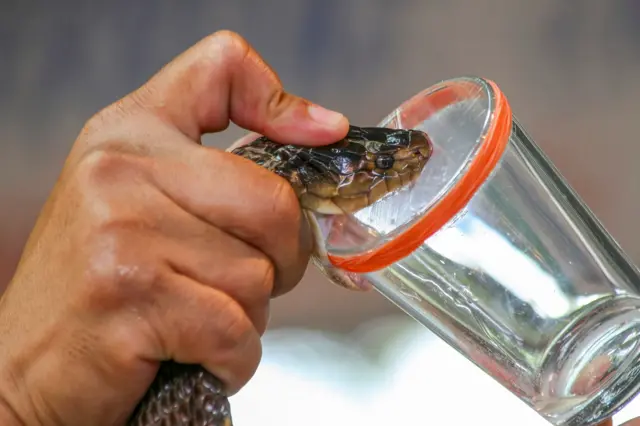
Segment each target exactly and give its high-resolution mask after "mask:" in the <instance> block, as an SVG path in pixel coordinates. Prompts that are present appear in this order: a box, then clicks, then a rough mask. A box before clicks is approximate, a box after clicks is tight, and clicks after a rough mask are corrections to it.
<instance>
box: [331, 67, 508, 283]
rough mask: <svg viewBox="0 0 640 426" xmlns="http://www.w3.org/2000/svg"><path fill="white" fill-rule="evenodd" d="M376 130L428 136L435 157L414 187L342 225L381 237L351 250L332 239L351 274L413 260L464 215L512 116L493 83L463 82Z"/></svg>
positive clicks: (416, 102) (427, 93)
mask: <svg viewBox="0 0 640 426" xmlns="http://www.w3.org/2000/svg"><path fill="white" fill-rule="evenodd" d="M378 126H381V127H389V128H398V129H417V130H422V131H424V132H426V133H427V134H428V135H429V137H430V139H431V142H432V143H433V153H432V156H431V158H430V159H429V160H428V161H427V164H426V165H425V168H424V169H423V171H422V172H421V175H420V176H419V177H418V179H417V180H416V182H415V183H414V184H413V185H411V186H409V187H407V188H404V189H403V190H400V191H398V192H397V193H394V194H392V195H390V196H389V197H386V198H384V199H381V200H380V201H378V202H376V203H374V204H373V205H372V206H369V207H367V208H365V209H363V210H361V211H359V212H357V213H356V214H354V215H353V217H350V218H347V219H343V223H342V224H341V228H340V229H339V230H336V232H343V231H344V229H345V223H344V222H351V226H352V227H359V228H361V229H366V230H367V231H370V232H369V233H373V234H372V235H375V237H373V238H369V239H368V241H367V242H366V243H365V244H362V243H360V244H353V245H352V246H349V245H346V246H345V245H340V244H333V242H332V238H331V237H330V236H329V238H327V240H326V252H327V257H328V259H329V261H330V262H331V264H332V265H333V266H335V267H337V268H339V269H342V270H344V271H347V272H355V273H367V272H373V271H376V270H380V269H382V268H385V267H387V266H389V265H391V264H392V263H394V262H396V261H398V260H400V259H402V258H404V257H406V256H408V255H409V254H410V253H411V252H413V251H414V250H415V249H417V248H418V247H419V246H420V245H421V244H422V243H423V242H424V241H425V240H426V239H427V238H429V237H430V236H431V235H433V234H435V233H436V232H438V230H440V229H441V228H442V227H443V226H444V225H445V224H446V223H447V222H449V221H450V220H451V219H452V218H454V217H455V216H456V215H457V214H458V213H459V212H460V211H461V210H462V209H464V207H465V205H466V204H467V203H468V202H469V201H470V199H471V198H472V197H473V195H474V194H475V193H476V192H477V190H478V189H479V188H480V186H482V184H483V183H484V181H485V180H486V179H487V178H488V177H489V175H490V174H491V172H492V171H493V169H494V168H495V166H496V165H497V164H498V162H499V160H500V158H501V157H502V154H503V152H504V150H505V148H506V145H507V143H508V140H509V137H510V134H511V127H512V114H511V107H510V105H509V103H508V101H507V98H506V96H504V94H503V93H502V91H501V90H500V89H499V87H498V86H497V85H496V84H495V83H494V82H492V81H489V80H485V79H482V78H477V77H461V78H456V79H451V80H446V81H443V82H440V83H438V84H436V85H434V86H431V87H429V88H427V89H425V90H423V91H422V92H420V93H418V94H416V95H415V96H413V97H412V98H410V99H408V100H407V101H405V102H404V103H402V104H401V105H400V106H399V107H398V108H396V109H395V110H394V111H393V112H392V113H391V114H389V115H388V116H387V117H385V118H384V119H383V120H382V121H381V122H380V123H379V124H378ZM348 225H349V224H348V223H347V225H346V226H348ZM338 239H339V238H338Z"/></svg>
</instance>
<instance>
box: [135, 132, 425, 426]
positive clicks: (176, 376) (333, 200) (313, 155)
mask: <svg viewBox="0 0 640 426" xmlns="http://www.w3.org/2000/svg"><path fill="white" fill-rule="evenodd" d="M432 146H433V145H432V143H431V141H430V139H429V136H428V135H427V134H426V133H425V132H422V131H419V130H414V129H392V128H386V127H359V126H355V125H350V126H349V130H348V132H347V134H346V136H345V137H344V138H342V139H340V140H338V141H336V142H334V143H332V144H329V145H323V146H298V145H285V144H281V143H278V142H276V141H274V140H272V139H269V138H267V137H265V136H259V137H257V138H256V139H255V140H253V141H252V142H250V143H248V144H246V145H243V146H240V147H237V148H235V149H233V150H232V151H231V152H232V153H233V154H236V155H239V156H240V157H243V158H245V159H248V160H250V161H252V162H253V163H255V164H257V165H259V166H261V167H264V168H266V169H267V170H269V171H271V172H273V173H275V174H277V175H279V176H281V177H282V178H284V179H286V180H287V182H289V184H290V185H291V186H292V187H293V190H294V191H295V194H296V196H297V198H298V200H299V202H300V207H301V210H302V212H303V213H304V216H305V217H306V219H307V220H308V221H309V224H310V226H311V229H312V233H313V238H312V239H313V242H314V247H313V253H312V256H311V258H312V260H313V262H314V263H315V264H316V266H318V267H319V268H320V269H321V270H322V272H324V273H325V274H327V275H328V277H329V279H330V281H331V282H333V283H335V284H338V285H339V286H342V287H344V288H347V289H350V290H358V289H361V285H360V284H358V283H357V282H354V278H353V276H351V275H348V274H343V273H340V272H339V271H336V270H334V269H333V268H330V267H327V266H328V265H327V253H326V249H325V247H324V241H323V239H322V232H321V229H320V225H319V223H318V219H317V218H318V217H321V216H323V215H351V214H354V213H356V212H357V211H359V210H361V209H363V208H365V207H367V206H370V205H372V204H373V203H375V202H377V201H379V200H381V199H382V198H384V197H387V196H389V195H390V194H393V193H394V192H396V191H398V190H399V189H401V188H404V187H406V186H407V185H411V184H412V183H414V182H415V180H416V179H417V177H418V176H419V175H420V173H421V172H422V170H423V168H424V167H425V165H426V164H427V161H428V160H429V158H430V157H431V154H432V152H433V148H432ZM232 424H233V421H232V417H231V408H230V403H229V400H228V396H227V394H226V393H225V390H224V384H223V383H222V382H221V381H220V380H219V379H218V378H217V377H215V376H214V375H213V374H211V373H210V372H208V371H207V370H206V369H205V368H204V367H202V366H199V365H191V364H179V363H176V362H174V361H171V360H169V361H163V362H161V363H160V368H159V370H158V373H157V374H156V376H155V379H154V381H153V382H152V383H151V385H150V387H149V388H148V390H147V392H146V393H145V395H144V396H143V397H142V399H141V401H140V402H139V403H138V405H137V406H136V407H135V409H134V411H133V413H132V414H131V416H130V417H129V419H128V423H127V426H232Z"/></svg>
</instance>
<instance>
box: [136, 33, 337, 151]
mask: <svg viewBox="0 0 640 426" xmlns="http://www.w3.org/2000/svg"><path fill="white" fill-rule="evenodd" d="M130 97H131V99H132V100H134V101H135V103H136V104H138V105H142V106H143V107H144V108H145V109H147V110H149V111H151V112H153V113H154V114H155V115H157V116H159V117H161V118H162V119H164V120H165V121H167V122H169V123H170V124H172V125H173V126H175V127H177V128H178V129H180V131H182V132H183V133H184V134H186V135H188V136H189V137H190V138H192V139H194V140H199V138H200V136H201V135H202V134H203V133H207V132H215V131H220V130H223V129H225V128H226V127H227V126H228V125H229V121H233V122H235V123H236V124H237V125H239V126H241V127H244V128H246V129H248V130H251V131H254V132H257V133H260V134H263V135H265V136H267V137H269V138H272V139H274V140H277V141H279V142H282V143H296V144H302V145H305V144H327V143H331V142H335V141H337V140H339V139H340V138H342V137H344V136H345V135H346V134H347V131H348V120H347V119H346V118H345V117H344V116H343V115H342V114H339V113H337V112H333V111H329V110H326V109H324V108H322V107H320V106H318V105H315V104H312V103H311V102H309V101H307V100H305V99H302V98H300V97H297V96H294V95H291V94H289V93H287V92H285V91H284V89H283V87H282V84H281V82H280V80H279V78H278V76H277V75H276V74H275V72H274V71H273V70H272V69H271V68H270V67H269V65H267V64H266V63H265V61H264V60H263V59H262V58H261V57H260V55H259V54H258V53H257V52H256V51H255V50H254V49H253V48H252V47H251V46H250V45H249V43H247V41H246V40H244V39H243V38H242V37H241V36H239V35H238V34H235V33H232V32H229V31H221V32H217V33H215V34H213V35H211V36H209V37H206V38H205V39H203V40H201V41H200V42H199V43H197V44H196V45H194V46H193V47H191V48H190V49H188V50H187V51H186V52H184V53H183V54H181V55H180V56H178V57H177V58H176V59H174V60H173V61H172V62H171V63H169V64H168V65H167V66H165V67H164V68H163V69H162V70H161V71H160V72H159V73H157V74H156V75H155V76H154V77H153V78H151V80H149V81H148V82H147V83H146V84H145V85H144V86H142V87H141V88H140V89H139V90H137V91H136V92H134V93H133V94H132V95H131V96H130Z"/></svg>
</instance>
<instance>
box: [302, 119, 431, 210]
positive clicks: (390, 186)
mask: <svg viewBox="0 0 640 426" xmlns="http://www.w3.org/2000/svg"><path fill="white" fill-rule="evenodd" d="M405 132H406V131H405ZM408 134H409V137H408V138H407V137H406V135H407V133H404V135H405V137H404V138H403V139H402V140H399V141H397V142H398V143H395V144H394V143H393V142H394V140H393V139H392V138H391V137H387V141H386V142H385V144H380V145H378V146H376V144H373V143H372V144H368V145H367V151H366V153H364V155H363V156H362V158H361V159H359V160H358V162H357V164H354V163H353V161H352V159H349V161H350V162H349V161H345V160H344V158H343V157H341V156H340V153H339V152H336V151H338V150H339V148H336V147H334V152H336V155H335V157H334V163H338V164H333V166H334V167H325V169H324V173H323V174H321V175H319V176H320V178H318V179H311V180H309V179H308V180H307V183H306V184H305V185H300V186H298V191H299V199H300V203H301V205H302V207H303V208H306V209H309V210H311V211H313V212H316V213H319V214H325V215H340V214H353V213H355V212H357V211H359V210H361V209H363V208H366V207H368V206H370V205H372V204H373V203H375V202H376V201H379V200H380V199H382V198H384V197H387V196H389V195H391V194H392V193H394V192H396V191H398V190H399V189H401V188H403V187H407V186H408V185H411V184H412V183H413V182H415V181H416V179H417V178H418V177H419V176H420V174H421V172H422V170H423V168H424V166H425V165H426V163H427V161H428V160H429V158H430V157H431V154H432V153H433V145H432V143H431V141H430V140H429V138H428V136H427V135H426V134H425V133H423V132H420V131H417V130H411V131H409V133H408ZM345 149H346V147H345ZM340 163H347V164H346V166H345V164H340ZM327 169H328V170H329V173H327V172H326V171H327ZM294 180H297V179H295V178H294ZM300 181H302V179H300Z"/></svg>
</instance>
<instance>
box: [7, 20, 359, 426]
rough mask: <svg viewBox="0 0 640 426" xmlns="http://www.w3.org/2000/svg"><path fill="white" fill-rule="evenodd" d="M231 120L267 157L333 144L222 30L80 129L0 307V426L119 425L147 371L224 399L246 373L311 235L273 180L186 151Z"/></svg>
mask: <svg viewBox="0 0 640 426" xmlns="http://www.w3.org/2000/svg"><path fill="white" fill-rule="evenodd" d="M229 121H233V122H235V123H236V124H237V125H239V126H241V127H243V128H246V129H248V130H250V131H253V132H257V133H260V134H264V135H266V136H268V137H270V138H272V139H275V140H278V141H281V142H283V143H297V144H327V143H330V142H333V141H336V140H338V139H340V138H342V137H343V136H344V135H345V134H346V133H347V130H348V122H347V119H346V118H345V117H344V116H342V115H340V114H336V113H330V112H328V111H326V110H324V109H322V108H320V107H317V106H314V105H312V104H311V103H309V102H307V101H305V100H303V99H300V98H298V97H295V96H293V95H290V94H287V93H286V92H284V91H283V88H282V86H281V84H280V82H279V80H278V78H277V77H276V75H275V73H274V72H273V71H272V70H271V69H270V68H269V67H268V65H266V64H265V63H264V62H263V61H262V59H261V58H260V57H259V55H258V54H257V53H256V52H255V51H254V50H253V49H252V48H251V47H250V46H249V45H248V44H247V43H246V41H244V40H243V39H241V38H240V37H239V36H238V35H236V34H233V33H229V32H220V33H216V34H214V35H212V36H210V37H208V38H206V39H204V40H203V41H201V42H200V43H198V44H197V45H195V46H194V47H192V48H191V49H189V50H188V51H186V52H185V53H183V54H182V55H181V56H179V57H178V58H176V59H175V60H174V61H173V62H171V63H170V64H169V65H168V66H166V67H165V68H163V69H162V70H161V71H160V72H159V73H158V74H157V75H156V76H154V77H153V78H152V79H151V80H150V81H149V82H148V83H147V84H145V85H144V86H143V87H141V88H140V89H138V90H136V91H135V92H133V93H131V94H129V95H128V96H126V97H125V98H123V99H122V100H120V101H118V102H116V103H114V104H113V105H111V106H109V107H107V108H106V109H104V110H103V111H101V112H100V113H98V114H97V115H96V116H94V117H93V118H91V119H90V120H89V121H88V122H87V125H86V126H85V128H84V129H83V130H82V132H81V134H80V135H79V137H78V139H77V141H76V142H75V144H74V146H73V148H72V150H71V152H70V154H69V157H68V158H67V161H66V163H65V166H64V169H63V171H62V173H61V175H60V178H59V180H58V182H57V183H56V185H55V188H54V190H53V192H52V194H51V196H50V198H49V200H48V201H47V203H46V204H45V206H44V208H43V210H42V212H41V215H40V217H39V219H38V221H37V224H36V226H35V228H34V230H33V233H32V235H31V237H30V239H29V241H28V243H27V246H26V248H25V251H24V254H23V257H22V259H21V261H20V264H19V266H18V269H17V272H16V274H15V276H14V278H13V280H12V282H11V283H10V285H9V287H8V288H7V290H6V292H5V294H4V295H3V297H2V299H0V339H1V340H0V341H1V342H2V346H1V347H0V423H2V424H12V423H11V422H14V423H15V424H29V425H31V424H39V425H54V424H55V425H61V424H64V425H69V426H70V425H86V424H92V425H114V424H124V423H125V421H126V419H127V418H128V416H129V414H130V412H131V411H132V410H133V408H134V407H135V405H136V404H137V402H138V401H139V399H140V398H141V397H142V396H143V394H144V392H145V390H146V389H147V388H148V386H149V385H150V383H151V382H152V380H153V379H154V377H155V374H156V372H157V369H158V366H159V362H160V361H161V360H167V359H173V360H175V361H177V362H180V363H193V364H201V365H203V366H204V367H205V368H207V369H208V370H209V371H210V372H212V373H213V374H215V375H216V376H217V377H219V378H220V379H221V380H222V381H223V382H224V383H225V385H226V387H227V390H228V391H229V393H230V394H233V393H234V392H236V391H237V390H238V389H240V388H241V387H242V386H243V385H244V384H245V383H246V382H247V381H248V380H249V378H250V377H251V376H252V375H253V373H254V372H255V370H256V367H257V365H258V362H259V359H260V357H261V346H260V336H261V334H262V333H263V332H264V331H265V328H266V326H267V321H268V306H269V299H270V298H271V297H272V296H275V295H280V294H283V293H286V292H287V291H289V290H291V289H292V288H293V287H294V286H295V284H296V283H297V282H298V281H299V280H300V278H301V277H302V275H303V273H304V270H305V268H306V265H307V262H308V259H309V255H310V251H311V235H310V232H309V230H308V228H307V224H306V222H305V221H304V219H303V218H302V215H301V212H300V208H299V205H298V201H297V198H296V196H295V194H294V193H293V190H292V189H291V187H290V186H289V185H288V183H287V182H286V181H285V180H284V179H282V178H280V177H278V176H276V175H275V174H272V173H270V172H268V171H266V170H264V169H263V168H261V167H259V166H257V165H255V164H253V163H251V162H250V161H248V160H246V159H243V158H240V157H239V156H235V155H233V154H230V153H226V152H224V151H221V150H217V149H213V148H208V147H203V146H202V145H201V144H199V141H200V137H201V136H202V135H203V134H204V133H208V132H218V131H221V130H224V129H225V128H226V127H227V126H228V124H229ZM3 414H4V418H3ZM3 420H4V421H3Z"/></svg>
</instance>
